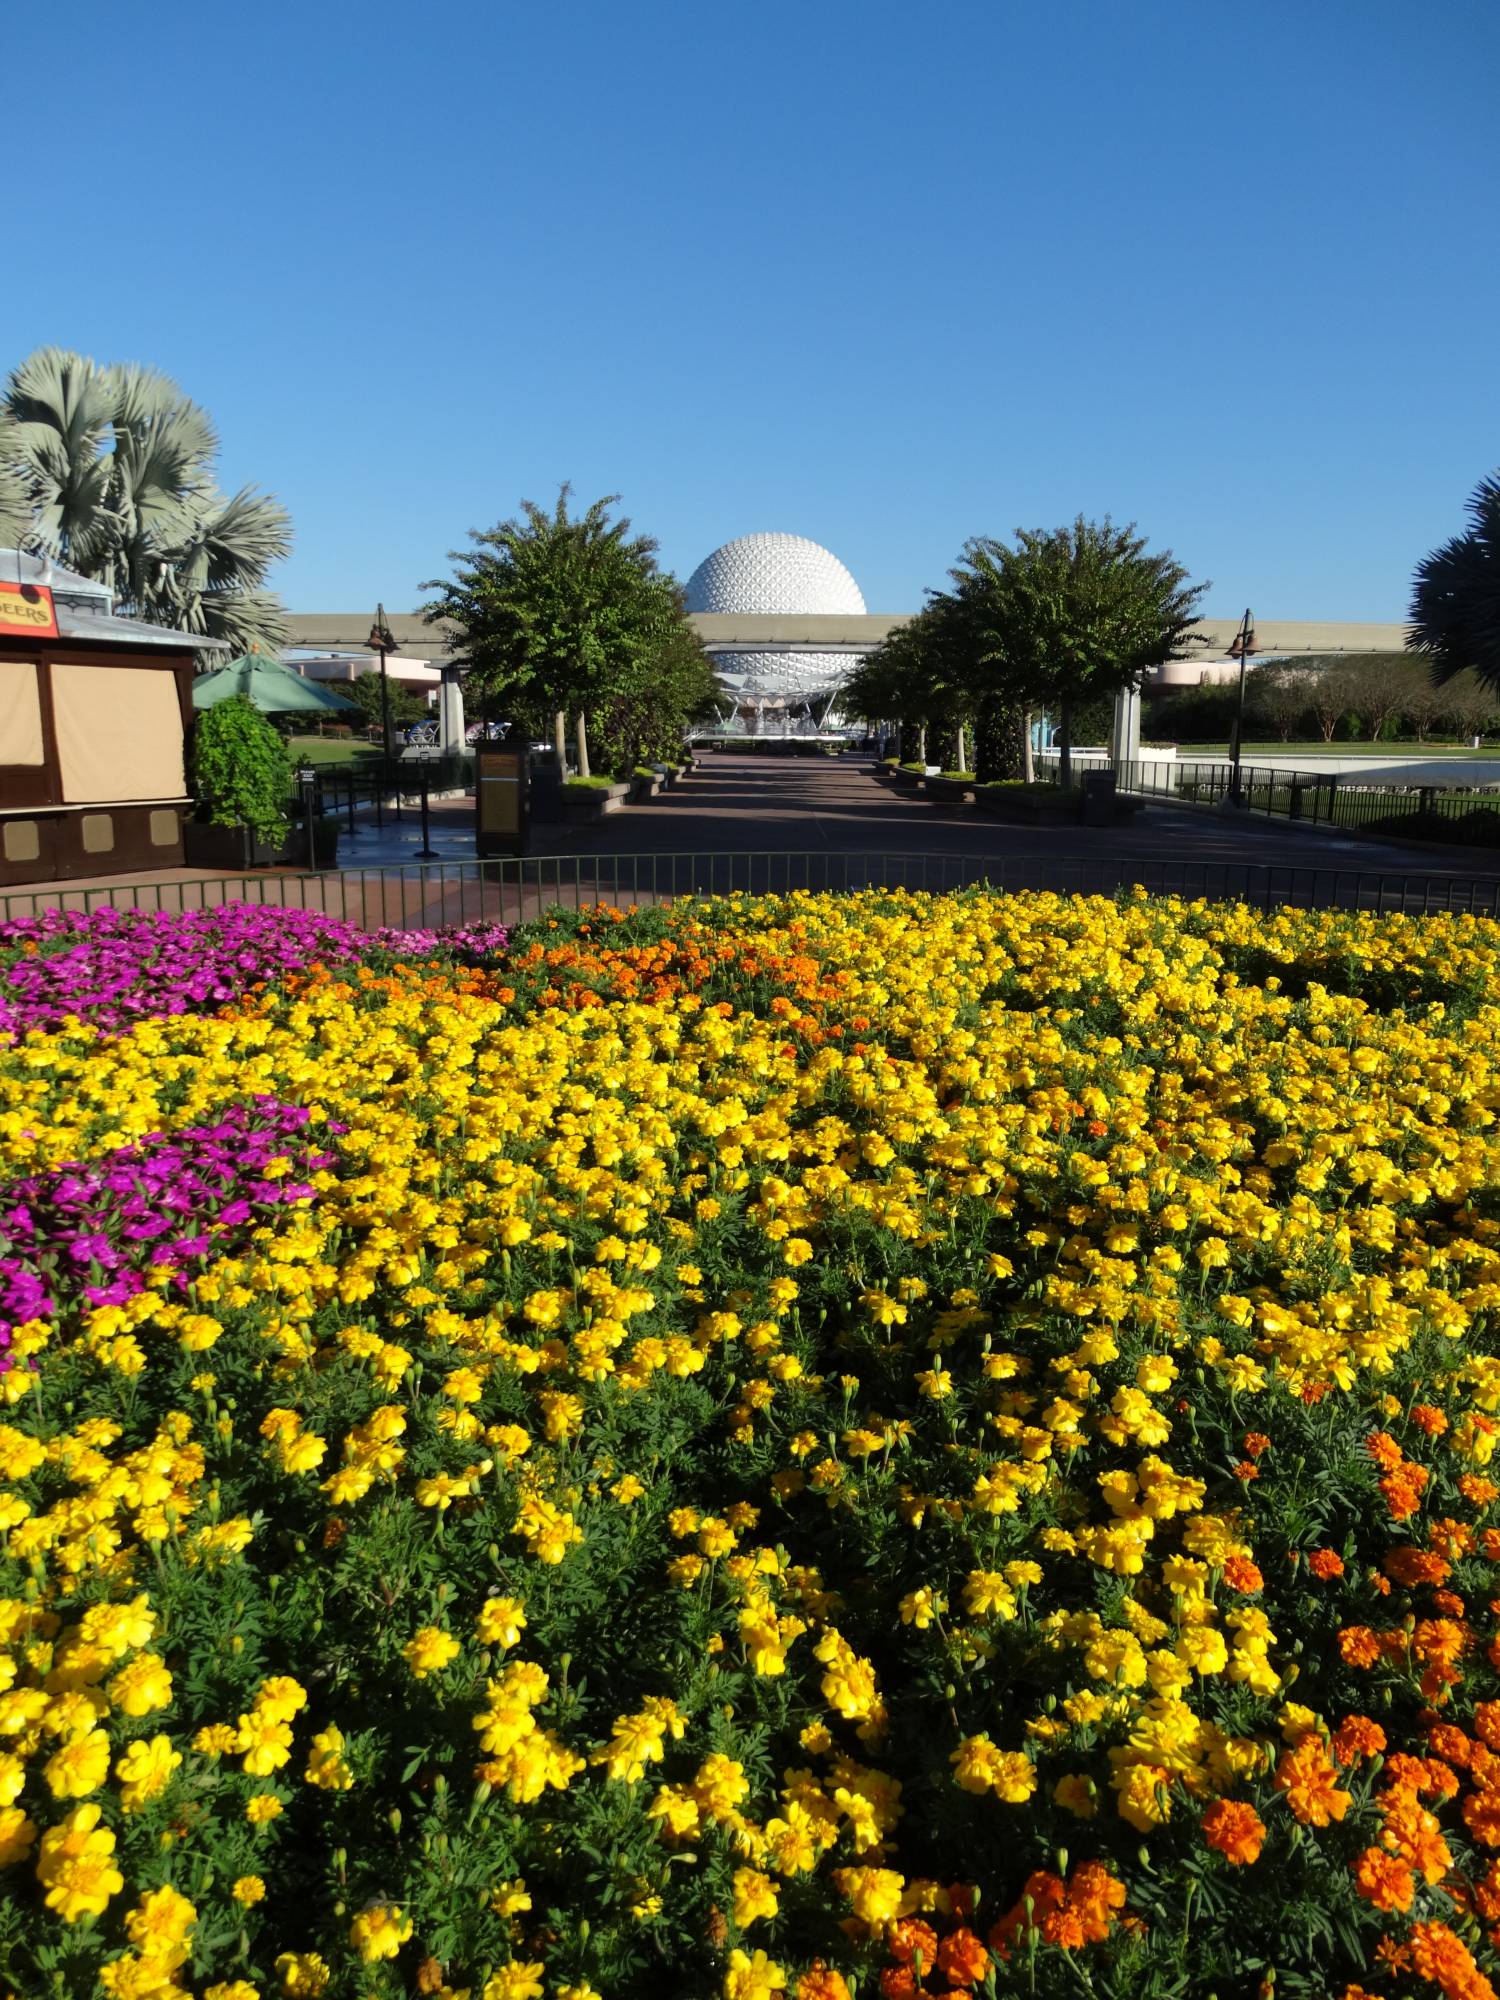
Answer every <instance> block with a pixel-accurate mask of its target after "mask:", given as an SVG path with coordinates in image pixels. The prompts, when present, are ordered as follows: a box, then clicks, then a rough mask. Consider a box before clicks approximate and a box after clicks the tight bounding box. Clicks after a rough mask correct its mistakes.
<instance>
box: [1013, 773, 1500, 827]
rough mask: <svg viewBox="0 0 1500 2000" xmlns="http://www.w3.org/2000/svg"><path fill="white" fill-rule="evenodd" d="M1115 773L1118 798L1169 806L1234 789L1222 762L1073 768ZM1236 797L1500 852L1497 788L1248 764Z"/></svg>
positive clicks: (1338, 823) (1249, 804)
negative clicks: (1401, 781)
mask: <svg viewBox="0 0 1500 2000" xmlns="http://www.w3.org/2000/svg"><path fill="white" fill-rule="evenodd" d="M1058 763H1059V759H1058V758H1057V756H1056V755H1055V754H1054V753H1051V752H1048V753H1045V754H1044V755H1042V756H1041V757H1040V758H1039V759H1038V760H1037V770H1038V774H1039V775H1040V776H1044V777H1049V778H1055V777H1056V775H1057V770H1058ZM1101 769H1102V770H1112V771H1113V772H1114V773H1115V779H1116V783H1117V785H1118V787H1119V789H1120V791H1121V792H1123V793H1125V794H1126V795H1127V796H1129V797H1132V798H1145V799H1153V800H1157V801H1160V802H1161V803H1163V804H1168V805H1207V806H1218V805H1222V804H1223V802H1224V801H1225V800H1226V799H1228V798H1229V797H1230V796H1231V795H1232V793H1233V789H1234V768H1233V766H1232V765H1231V764H1229V763H1228V762H1226V761H1224V760H1223V759H1219V758H1212V759H1204V760H1202V761H1194V760H1190V759H1181V758H1179V759H1157V758H1153V759H1151V760H1150V761H1149V762H1148V761H1146V760H1144V759H1143V760H1140V761H1134V760H1132V761H1131V762H1129V763H1124V764H1109V763H1106V764H1100V763H1099V762H1098V761H1097V760H1094V759H1091V760H1089V761H1087V762H1085V763H1082V764H1079V763H1077V762H1075V764H1074V775H1075V777H1076V776H1078V775H1080V774H1081V773H1082V772H1084V771H1090V770H1101ZM1240 794H1241V799H1242V802H1243V804H1244V807H1245V809H1246V810H1247V811H1249V812H1259V813H1265V814H1267V815H1269V816H1270V817H1272V818H1277V819H1288V820H1301V821H1303V822H1304V823H1305V824H1307V825H1322V826H1331V827H1339V828H1341V829H1343V830H1344V831H1346V832H1350V833H1367V834H1371V835H1375V836H1378V837H1380V838H1394V839H1400V838H1405V839H1408V840H1437V841H1443V842H1452V843H1454V844H1456V845H1467V846H1486V847H1500V784H1496V785H1411V784H1393V783H1390V782H1384V783H1382V782H1380V781H1379V780H1378V779H1377V777H1376V776H1375V774H1374V773H1373V772H1372V773H1371V774H1370V776H1369V777H1368V778H1366V777H1362V776H1361V775H1360V774H1359V773H1358V772H1357V771H1354V772H1350V771H1340V772H1337V773H1334V772H1328V771H1294V770H1287V769H1285V768H1283V767H1282V766H1279V765H1272V764H1245V765H1243V766H1242V767H1241V770H1240Z"/></svg>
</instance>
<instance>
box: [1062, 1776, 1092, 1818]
mask: <svg viewBox="0 0 1500 2000" xmlns="http://www.w3.org/2000/svg"><path fill="white" fill-rule="evenodd" d="M1052 1797H1053V1800H1054V1801H1055V1802H1056V1804H1058V1805H1060V1806H1061V1807H1062V1809H1063V1811H1064V1812H1070V1813H1072V1815H1073V1817H1074V1818H1075V1819H1093V1818H1094V1816H1095V1814H1096V1813H1097V1812H1098V1810H1099V1795H1098V1792H1097V1790H1096V1788H1095V1785H1094V1781H1093V1779H1092V1778H1088V1777H1085V1776H1084V1775H1083V1773H1082V1772H1081V1771H1074V1772H1069V1773H1068V1774H1067V1776H1065V1777H1062V1778H1059V1779H1058V1781H1057V1783H1056V1784H1055V1785H1054V1786H1053V1787H1052Z"/></svg>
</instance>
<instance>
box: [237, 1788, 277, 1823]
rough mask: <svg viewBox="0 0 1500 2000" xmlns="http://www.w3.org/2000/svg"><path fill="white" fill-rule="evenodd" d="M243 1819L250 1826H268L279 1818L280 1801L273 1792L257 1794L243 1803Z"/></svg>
mask: <svg viewBox="0 0 1500 2000" xmlns="http://www.w3.org/2000/svg"><path fill="white" fill-rule="evenodd" d="M245 1817H246V1819H247V1820H249V1822H250V1824H251V1825H252V1826H269V1825H270V1823H271V1821H272V1820H273V1819H279V1818H280V1817H281V1801H280V1799H278V1798H277V1796H276V1794H275V1793H274V1792H257V1793H256V1794H255V1795H254V1797H253V1798H250V1799H247V1800H246V1802H245Z"/></svg>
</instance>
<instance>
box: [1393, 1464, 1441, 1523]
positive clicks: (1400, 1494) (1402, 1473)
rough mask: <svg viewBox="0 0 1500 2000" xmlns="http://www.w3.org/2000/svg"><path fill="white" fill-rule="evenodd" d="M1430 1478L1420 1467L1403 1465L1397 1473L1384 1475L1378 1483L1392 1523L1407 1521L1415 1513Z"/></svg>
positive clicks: (1423, 1468) (1424, 1469)
mask: <svg viewBox="0 0 1500 2000" xmlns="http://www.w3.org/2000/svg"><path fill="white" fill-rule="evenodd" d="M1430 1476H1431V1475H1430V1474H1429V1473H1428V1472H1427V1470H1426V1468H1425V1467H1423V1466H1420V1465H1403V1466H1402V1467H1401V1469H1400V1470H1399V1472H1388V1473H1387V1474H1386V1475H1385V1477H1384V1478H1383V1479H1382V1480H1381V1482H1380V1490H1381V1492H1382V1493H1383V1494H1384V1495H1385V1504H1386V1506H1387V1507H1388V1508H1389V1509H1390V1515H1391V1519H1392V1520H1393V1521H1409V1520H1410V1519H1411V1517H1412V1515H1413V1514H1415V1513H1416V1511H1417V1509H1418V1507H1420V1506H1421V1504H1422V1495H1423V1493H1424V1492H1425V1491H1426V1489H1427V1482H1428V1479H1429V1478H1430Z"/></svg>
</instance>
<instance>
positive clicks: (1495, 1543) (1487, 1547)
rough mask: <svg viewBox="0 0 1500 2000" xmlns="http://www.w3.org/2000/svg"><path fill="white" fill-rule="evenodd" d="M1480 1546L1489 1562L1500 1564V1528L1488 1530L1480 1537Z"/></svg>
mask: <svg viewBox="0 0 1500 2000" xmlns="http://www.w3.org/2000/svg"><path fill="white" fill-rule="evenodd" d="M1479 1546H1480V1548H1481V1549H1482V1550H1483V1551H1484V1555H1485V1560H1486V1561H1487V1562H1500V1528H1486V1529H1485V1531H1484V1533H1483V1534H1482V1535H1481V1536H1480V1537H1479Z"/></svg>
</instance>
